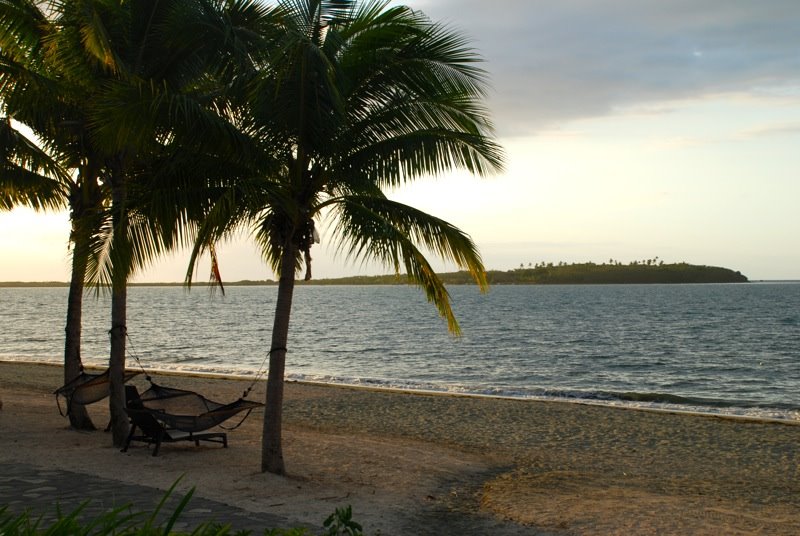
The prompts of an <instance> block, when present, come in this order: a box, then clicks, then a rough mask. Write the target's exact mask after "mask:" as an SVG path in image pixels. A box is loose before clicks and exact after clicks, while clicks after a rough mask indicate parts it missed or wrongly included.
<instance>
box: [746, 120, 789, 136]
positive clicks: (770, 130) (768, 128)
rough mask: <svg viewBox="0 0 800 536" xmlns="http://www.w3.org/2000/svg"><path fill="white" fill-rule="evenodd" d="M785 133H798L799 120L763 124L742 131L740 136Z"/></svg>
mask: <svg viewBox="0 0 800 536" xmlns="http://www.w3.org/2000/svg"><path fill="white" fill-rule="evenodd" d="M786 134H789V135H792V136H795V135H800V122H791V123H780V124H774V125H764V126H761V127H758V128H753V129H750V130H746V131H744V132H742V133H741V137H742V138H758V137H762V136H784V135H786Z"/></svg>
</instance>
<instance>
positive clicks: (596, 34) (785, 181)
mask: <svg viewBox="0 0 800 536" xmlns="http://www.w3.org/2000/svg"><path fill="white" fill-rule="evenodd" d="M405 3H407V4H409V5H411V6H412V7H415V8H419V9H422V10H423V11H425V12H426V13H427V14H428V15H430V16H431V18H432V19H434V20H440V21H444V22H445V23H447V24H449V25H451V26H453V27H455V28H458V29H460V30H463V32H464V33H465V34H467V35H468V36H469V37H471V39H472V42H473V44H474V46H475V48H476V49H477V50H479V51H480V53H481V54H482V55H483V56H484V58H485V59H486V63H485V64H484V68H486V69H487V71H489V74H490V77H491V81H492V86H493V90H492V94H491V95H490V98H489V100H488V103H487V104H488V106H489V108H490V110H491V113H492V117H493V120H494V123H495V126H496V129H497V135H498V138H499V140H500V142H501V144H502V145H503V146H504V148H505V150H506V156H507V159H506V170H505V171H504V172H503V173H502V174H499V175H496V176H493V177H489V178H483V179H481V178H474V177H470V176H468V175H465V174H463V173H453V174H450V175H447V176H444V177H438V178H435V179H430V180H424V181H420V182H418V183H415V184H413V185H409V186H407V187H404V188H402V189H400V190H398V191H395V192H391V193H390V196H391V197H393V198H396V199H398V200H401V201H403V202H407V203H409V204H411V205H413V206H415V207H418V208H421V209H423V210H426V211H429V212H431V213H432V214H435V215H437V216H440V217H443V218H445V219H447V220H448V221H451V222H452V223H454V224H456V225H458V226H459V227H461V228H462V229H463V230H465V231H466V232H468V233H469V234H470V235H471V236H472V237H473V239H474V240H475V241H476V242H477V244H478V246H479V247H480V250H481V252H482V254H483V257H484V261H485V264H486V266H487V268H490V269H502V270H507V269H511V268H514V267H517V266H519V265H520V264H521V263H523V264H526V265H527V264H528V263H536V262H540V261H545V262H558V261H567V262H583V261H594V262H603V261H606V260H608V259H609V258H613V259H616V260H620V261H623V262H627V261H631V260H641V259H649V258H653V257H656V256H658V257H659V258H660V259H662V260H664V261H665V262H681V261H685V262H690V263H694V264H706V265H716V266H725V267H729V268H732V269H734V270H739V271H741V272H742V273H743V274H745V275H746V276H748V277H749V278H750V279H800V209H799V208H798V205H799V204H800V180H798V178H800V41H798V39H797V36H796V30H797V28H798V27H800V5H798V4H797V2H796V0H788V1H781V0H766V1H764V2H752V1H750V0H725V1H722V0H670V1H668V2H662V1H641V0H564V1H559V2H545V1H530V0H502V1H499V2H479V1H477V0H436V1H433V0H427V1H424V0H420V1H415V0H408V1H407V2H405ZM0 231H1V232H0V251H3V252H4V255H2V257H0V280H5V281H19V280H22V281H38V280H61V281H66V280H67V279H68V277H69V255H68V251H67V237H68V233H69V225H68V221H67V216H66V215H65V214H56V215H40V214H32V213H31V212H30V211H28V210H24V209H18V210H15V211H14V212H12V213H10V214H8V213H6V214H3V213H0ZM322 239H323V240H322V244H320V245H318V246H316V247H315V249H314V250H312V255H313V257H314V260H315V261H314V275H315V277H316V278H324V277H339V276H344V275H352V274H358V273H361V274H377V273H385V272H386V271H387V270H386V269H384V268H381V267H377V266H373V265H361V264H353V263H352V262H350V263H348V262H345V259H343V258H341V257H334V255H333V253H334V248H333V245H332V244H330V243H329V242H327V241H326V235H325V232H324V228H323V233H322ZM219 253H220V255H221V268H222V271H223V277H224V278H225V279H226V280H229V281H236V280H240V279H267V278H274V275H273V274H272V273H271V272H270V271H269V270H268V268H267V267H266V266H265V265H264V264H263V263H262V262H261V261H260V259H259V256H258V253H257V252H256V250H255V248H254V247H253V246H252V245H251V244H250V242H249V241H247V240H246V239H242V240H240V241H236V242H234V243H230V244H225V245H223V246H222V247H221V248H219ZM437 267H440V268H441V269H452V267H448V266H446V265H441V264H437ZM185 269H186V255H183V254H178V255H175V256H173V257H171V258H170V259H167V260H162V261H158V262H156V263H155V265H154V266H153V267H152V268H150V269H149V270H147V271H146V272H144V273H142V274H139V275H137V277H136V280H137V281H180V280H182V279H183V275H184V273H185ZM204 269H205V268H203V270H204ZM198 278H199V279H201V280H202V279H204V278H205V273H200V274H199V275H198Z"/></svg>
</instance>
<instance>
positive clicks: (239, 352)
mask: <svg viewBox="0 0 800 536" xmlns="http://www.w3.org/2000/svg"><path fill="white" fill-rule="evenodd" d="M66 293H67V290H66V289H63V288H62V289H52V288H50V289H42V288H29V289H5V288H3V289H0V322H1V323H2V325H3V326H4V329H3V330H2V332H0V359H5V360H8V359H13V360H22V361H46V362H53V363H58V362H59V361H60V356H61V353H62V352H63V322H64V318H65V311H66ZM451 293H452V297H453V303H454V307H455V310H456V314H457V316H458V318H459V321H460V322H461V326H462V329H463V332H464V335H463V337H461V338H454V337H452V336H450V335H449V334H447V331H446V329H445V326H444V323H443V322H442V320H441V319H440V318H438V316H437V315H436V312H435V310H434V309H433V308H432V307H431V306H430V304H428V303H426V301H425V299H424V297H423V296H422V295H421V293H420V292H419V291H417V290H416V289H413V288H408V287H299V288H298V289H297V290H296V295H295V305H294V309H293V314H292V325H291V330H290V340H289V354H288V357H287V373H288V378H289V379H292V380H297V381H313V382H323V383H335V384H345V385H361V386H367V387H377V388H391V389H409V390H416V391H430V392H442V393H453V394H467V395H476V396H500V397H512V398H529V399H537V400H566V401H575V402H581V403H596V404H604V405H611V406H624V407H635V408H644V409H659V410H670V411H674V410H682V411H691V412H702V413H711V414H726V415H741V416H750V417H755V418H778V419H790V420H800V411H798V408H799V407H800V404H798V398H797V393H798V392H800V367H798V366H797V364H798V363H800V348H798V344H797V341H798V340H800V322H798V316H797V311H798V310H800V284H784V285H769V284H747V285H650V286H638V285H633V286H590V287H530V286H519V287H495V288H493V289H492V290H491V292H490V293H489V294H488V295H481V294H479V293H478V292H476V291H475V290H474V288H471V287H453V288H452V289H451ZM274 298H275V287H247V288H242V287H232V288H230V289H229V290H228V292H227V294H226V295H225V296H221V295H219V294H217V295H213V296H212V295H209V294H208V293H207V292H205V291H203V290H195V291H192V292H191V293H189V292H186V291H185V290H183V289H181V288H175V287H168V288H164V287H134V288H131V289H130V291H129V323H128V331H129V334H130V337H131V338H130V340H129V344H128V347H129V351H130V354H131V358H129V361H128V366H129V367H135V366H136V362H135V360H134V359H132V357H133V356H136V357H138V358H140V359H141V362H142V363H143V365H144V366H145V367H146V368H148V369H150V370H153V371H155V370H164V371H182V372H194V373H204V374H222V375H235V376H240V377H241V376H244V377H252V376H254V375H255V374H256V373H257V372H258V371H259V370H261V368H262V364H263V362H264V361H265V358H266V354H267V348H268V341H269V334H270V326H271V321H272V310H273V307H274ZM107 324H108V298H107V297H101V298H100V299H99V300H93V299H90V298H87V299H86V300H85V311H84V329H83V332H84V341H83V351H82V353H83V355H84V361H85V363H86V364H90V365H98V366H103V365H104V364H105V362H106V358H105V357H104V356H105V355H107V352H108V335H107Z"/></svg>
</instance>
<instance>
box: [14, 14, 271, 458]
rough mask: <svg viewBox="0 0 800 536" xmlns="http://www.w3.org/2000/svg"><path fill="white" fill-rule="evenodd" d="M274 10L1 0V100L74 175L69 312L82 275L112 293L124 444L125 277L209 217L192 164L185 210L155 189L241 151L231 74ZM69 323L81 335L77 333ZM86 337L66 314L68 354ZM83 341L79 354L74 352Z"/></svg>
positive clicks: (114, 396) (114, 405)
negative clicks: (231, 105)
mask: <svg viewBox="0 0 800 536" xmlns="http://www.w3.org/2000/svg"><path fill="white" fill-rule="evenodd" d="M270 13H271V11H270V10H269V9H266V8H262V7H260V6H259V5H257V3H256V2H251V1H240V2H223V1H204V0H181V1H175V2H158V1H156V0H150V1H148V0H140V1H137V2H124V1H111V2H108V1H102V0H63V1H59V2H53V3H51V4H49V5H48V6H47V10H46V11H43V10H41V9H40V8H39V5H38V3H37V2H35V1H33V0H2V1H0V27H2V39H3V41H2V43H0V46H1V47H2V59H3V65H2V67H3V73H2V75H0V76H2V78H0V91H2V98H3V101H4V103H5V104H7V105H8V109H11V110H13V111H14V114H15V116H19V117H20V119H23V120H24V121H25V122H26V124H29V126H31V127H32V128H33V129H34V131H35V132H36V134H37V135H38V136H39V137H40V139H42V140H43V142H44V144H45V145H47V146H49V147H51V148H54V149H55V150H56V151H57V152H58V153H59V154H61V155H62V156H63V158H64V160H65V162H67V163H66V164H65V165H67V167H68V168H69V169H72V170H77V175H76V176H77V178H78V180H77V182H76V187H75V188H71V189H70V190H69V192H68V193H67V195H68V197H69V200H70V202H71V203H72V204H71V207H72V218H73V233H72V239H73V242H74V244H75V247H74V249H73V283H75V284H78V285H80V287H81V292H77V293H73V292H72V291H71V293H70V305H71V308H70V311H72V310H73V309H74V310H75V311H77V314H78V315H79V312H80V304H79V302H78V306H77V308H73V307H72V304H73V303H74V302H75V300H74V299H73V298H77V299H78V300H79V298H80V297H81V295H82V285H83V281H84V279H85V278H86V277H88V278H90V279H91V280H93V281H95V282H98V283H101V284H105V285H109V286H110V287H111V289H112V305H111V309H112V312H111V316H112V320H111V323H112V329H111V334H112V337H111V352H110V357H109V368H110V369H111V397H110V407H111V418H112V431H113V440H114V443H115V444H121V443H122V442H123V441H124V439H125V436H126V434H127V426H128V424H127V418H126V417H125V414H124V411H123V404H124V402H123V388H122V376H123V370H124V366H125V342H126V341H125V333H126V323H127V322H126V302H127V281H128V279H129V278H130V276H131V275H132V274H133V273H135V271H136V270H137V269H140V268H142V267H143V266H145V265H146V264H147V263H148V262H149V261H150V260H151V259H152V258H154V257H155V256H157V255H158V254H160V253H161V252H163V251H165V250H167V249H169V248H170V247H172V246H174V245H175V244H176V243H177V242H178V241H180V240H186V239H187V238H186V237H187V236H188V235H187V233H189V232H190V231H187V230H186V229H185V228H188V229H191V224H190V222H189V220H187V218H190V217H193V216H192V215H193V214H196V213H197V212H198V210H202V206H201V207H200V209H197V208H195V207H193V206H192V201H193V200H196V199H197V198H198V194H197V193H196V192H200V193H201V195H200V197H202V192H203V186H204V184H203V182H198V181H197V179H198V176H201V174H200V172H198V171H197V168H196V167H191V168H190V166H185V169H182V170H181V171H180V173H175V175H178V176H180V177H181V178H182V179H181V180H183V181H184V183H186V182H187V181H188V179H187V177H189V178H192V179H194V184H192V186H193V189H191V191H192V195H188V194H187V192H189V191H190V189H186V188H184V189H183V190H181V191H182V192H183V194H184V195H183V198H182V203H183V204H178V203H174V204H170V203H167V202H165V200H166V196H162V197H161V198H159V199H157V200H155V199H153V196H152V195H150V194H151V193H152V191H153V188H154V186H155V184H156V182H157V181H159V180H164V181H166V179H167V178H168V177H167V176H166V172H165V171H163V170H165V169H169V170H173V171H174V170H175V169H176V165H175V162H178V161H183V162H186V160H187V158H186V157H185V155H186V153H187V152H188V151H196V152H197V155H202V154H204V153H203V151H204V150H205V149H207V148H208V147H213V150H214V151H217V152H220V151H228V152H231V151H232V150H233V148H234V147H235V148H236V149H241V148H242V143H241V142H242V140H244V141H246V140H247V138H246V137H245V136H243V135H241V134H240V133H239V132H238V131H237V130H236V129H235V128H233V127H232V124H231V121H230V118H229V117H228V114H229V109H228V107H227V105H226V100H225V99H226V97H225V92H224V91H223V89H224V88H225V87H226V83H227V81H226V80H225V79H224V76H225V75H226V69H230V66H231V65H233V64H235V63H236V62H240V61H241V58H243V57H246V56H247V53H248V51H249V50H250V48H253V47H252V45H251V43H250V42H251V41H253V40H254V39H255V41H260V39H261V37H260V35H261V34H266V33H268V32H267V31H266V30H264V28H263V26H264V25H265V22H264V21H265V20H269V16H268V15H269V14H270ZM259 17H260V18H259ZM262 19H263V20H262ZM248 25H250V26H248ZM253 36H256V38H254V37H253ZM237 142H239V143H238V144H237ZM181 155H183V156H181ZM196 160H202V159H201V158H196ZM154 170H160V171H159V172H158V173H156V172H155V171H154ZM201 178H202V177H201ZM170 180H174V178H170ZM163 190H164V189H163V188H162V193H163ZM103 194H104V195H103ZM104 196H105V197H104ZM178 197H180V196H175V195H173V196H171V198H173V199H177V198H178ZM105 199H110V204H108V205H106V204H105V203H103V200H105ZM84 215H86V217H84ZM89 216H91V218H89ZM79 237H81V238H84V239H85V241H81V242H79V241H78V240H77V238H79ZM87 270H88V275H86V272H87ZM75 286H76V285H73V287H71V288H74V287H75ZM74 328H77V339H76V338H74V337H72V338H71V336H70V334H71V333H75V332H76V331H75V329H74ZM79 337H80V317H79V316H78V317H77V321H76V320H75V317H74V315H71V314H70V315H68V329H67V342H66V348H67V353H68V354H69V352H71V351H74V352H76V354H77V356H78V359H79V344H80V343H79ZM75 341H77V348H78V350H71V349H74V348H75V344H74V343H75ZM66 360H67V361H69V358H66ZM67 368H68V367H65V373H66V369H67Z"/></svg>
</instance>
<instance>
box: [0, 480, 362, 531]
mask: <svg viewBox="0 0 800 536" xmlns="http://www.w3.org/2000/svg"><path fill="white" fill-rule="evenodd" d="M177 484H178V483H177V482H175V484H173V485H172V486H171V487H170V489H168V490H167V491H166V493H165V494H164V496H163V497H162V499H161V501H160V502H159V503H158V505H157V506H156V508H155V509H154V510H153V511H152V512H133V511H132V510H131V505H124V506H121V507H119V508H115V509H113V510H110V511H108V512H106V513H104V514H101V515H99V516H97V517H94V518H91V517H87V516H83V515H82V514H83V511H84V509H85V508H86V506H87V505H88V501H87V502H84V503H83V504H81V505H80V506H79V507H78V508H76V509H74V510H72V511H70V512H67V513H63V512H61V510H60V508H58V507H56V519H55V521H52V522H47V523H46V522H45V521H44V517H43V516H39V517H35V516H33V515H32V514H31V512H29V511H25V512H23V513H21V514H13V513H11V512H9V510H8V507H7V506H4V507H2V508H0V536H62V535H64V536H67V535H69V536H111V535H113V536H167V535H171V536H183V535H186V536H189V535H191V536H229V535H232V536H246V535H249V534H251V531H245V530H239V531H235V530H234V529H233V528H232V527H231V526H230V525H223V524H219V523H214V522H206V523H201V524H199V525H197V526H196V527H195V528H194V529H191V530H188V531H178V530H175V526H176V523H177V522H178V519H179V518H180V516H181V514H182V513H183V511H184V510H185V509H186V505H187V504H189V501H190V500H191V498H192V495H193V494H194V488H192V489H191V490H190V491H189V492H188V493H187V494H186V495H185V496H184V497H183V498H182V499H181V501H180V502H179V503H178V505H177V506H176V507H175V508H174V510H172V512H170V513H169V516H168V517H165V519H164V520H162V521H158V517H159V514H160V513H161V512H162V510H164V505H165V504H166V502H167V499H169V497H170V496H171V495H172V494H173V493H174V492H175V486H176V485H177ZM84 518H86V519H84ZM323 527H324V528H323V530H324V532H322V533H321V534H322V536H361V535H362V534H363V532H362V529H361V525H359V524H358V523H356V522H355V521H353V519H352V510H351V508H350V507H349V506H348V507H346V508H337V509H336V511H335V512H334V513H333V514H331V515H330V516H329V517H328V518H327V519H326V520H325V522H324V524H323ZM263 534H264V536H310V535H311V534H313V533H311V532H309V530H308V529H307V528H305V527H293V528H264V530H263Z"/></svg>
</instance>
